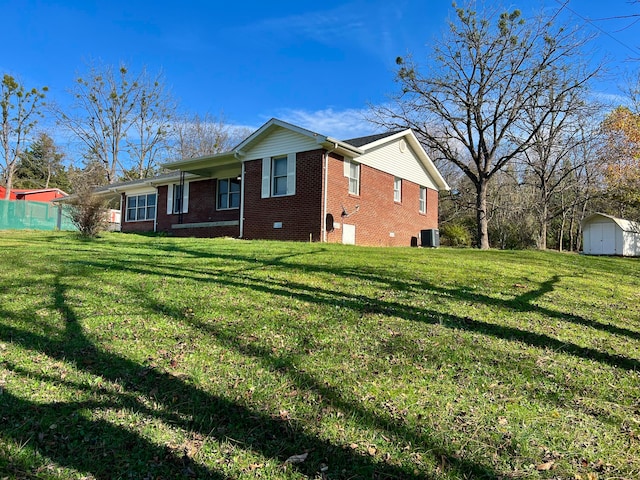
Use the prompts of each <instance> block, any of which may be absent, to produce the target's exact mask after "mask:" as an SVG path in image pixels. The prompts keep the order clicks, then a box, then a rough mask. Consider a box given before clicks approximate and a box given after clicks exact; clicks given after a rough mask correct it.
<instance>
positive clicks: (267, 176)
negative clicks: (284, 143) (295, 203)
mask: <svg viewBox="0 0 640 480" xmlns="http://www.w3.org/2000/svg"><path fill="white" fill-rule="evenodd" d="M295 193H296V154H295V153H290V154H288V155H278V156H275V157H266V158H263V159H262V195H261V196H262V198H268V197H283V196H287V195H295Z"/></svg>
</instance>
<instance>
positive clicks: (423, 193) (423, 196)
mask: <svg viewBox="0 0 640 480" xmlns="http://www.w3.org/2000/svg"><path fill="white" fill-rule="evenodd" d="M419 211H420V213H427V188H426V187H420V202H419Z"/></svg>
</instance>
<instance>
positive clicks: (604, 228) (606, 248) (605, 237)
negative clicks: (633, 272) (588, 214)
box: [590, 223, 616, 255]
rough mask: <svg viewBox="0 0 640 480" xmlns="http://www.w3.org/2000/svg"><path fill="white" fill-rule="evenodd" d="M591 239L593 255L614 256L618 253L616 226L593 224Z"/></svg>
mask: <svg viewBox="0 0 640 480" xmlns="http://www.w3.org/2000/svg"><path fill="white" fill-rule="evenodd" d="M590 237H591V238H590V239H591V253H592V254H593V255H614V254H615V253H616V226H615V225H614V224H612V223H592V224H591V227H590Z"/></svg>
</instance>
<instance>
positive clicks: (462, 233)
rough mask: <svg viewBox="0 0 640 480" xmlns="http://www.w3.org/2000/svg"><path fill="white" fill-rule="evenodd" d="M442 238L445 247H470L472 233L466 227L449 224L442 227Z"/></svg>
mask: <svg viewBox="0 0 640 480" xmlns="http://www.w3.org/2000/svg"><path fill="white" fill-rule="evenodd" d="M440 238H441V241H442V244H443V245H447V246H450V247H470V246H471V233H470V232H469V230H468V229H467V227H465V226H464V225H461V224H459V223H449V224H446V225H442V226H441V227H440Z"/></svg>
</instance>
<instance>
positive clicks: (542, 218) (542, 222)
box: [538, 200, 549, 250]
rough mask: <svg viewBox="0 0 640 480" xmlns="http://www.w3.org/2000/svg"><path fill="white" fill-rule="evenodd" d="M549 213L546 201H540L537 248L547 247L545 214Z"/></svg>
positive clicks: (543, 248)
mask: <svg viewBox="0 0 640 480" xmlns="http://www.w3.org/2000/svg"><path fill="white" fill-rule="evenodd" d="M548 215H549V209H548V207H547V202H546V201H544V200H543V201H542V212H540V234H539V237H538V250H546V249H547V216H548Z"/></svg>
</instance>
